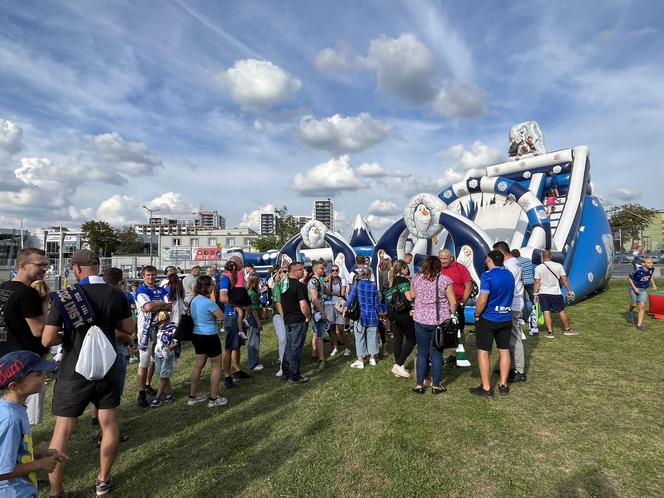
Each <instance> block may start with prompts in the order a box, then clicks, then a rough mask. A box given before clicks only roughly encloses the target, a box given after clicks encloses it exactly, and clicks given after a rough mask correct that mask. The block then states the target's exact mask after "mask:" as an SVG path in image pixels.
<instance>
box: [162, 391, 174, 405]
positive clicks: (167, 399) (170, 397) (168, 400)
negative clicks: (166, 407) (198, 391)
mask: <svg viewBox="0 0 664 498" xmlns="http://www.w3.org/2000/svg"><path fill="white" fill-rule="evenodd" d="M174 401H175V395H174V394H173V393H171V394H167V395H166V397H165V398H164V403H173V402H174Z"/></svg>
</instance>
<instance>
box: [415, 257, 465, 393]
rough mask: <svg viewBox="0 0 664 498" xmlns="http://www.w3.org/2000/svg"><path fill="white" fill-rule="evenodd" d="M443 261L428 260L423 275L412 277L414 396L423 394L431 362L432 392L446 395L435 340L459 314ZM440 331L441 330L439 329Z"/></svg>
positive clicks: (421, 272) (425, 262)
mask: <svg viewBox="0 0 664 498" xmlns="http://www.w3.org/2000/svg"><path fill="white" fill-rule="evenodd" d="M440 269H441V265H440V260H439V259H438V258H437V257H436V256H429V257H428V258H427V259H426V260H424V263H423V264H422V267H421V268H420V272H419V273H418V274H417V275H415V276H414V277H413V280H412V282H411V287H410V291H408V294H407V297H408V299H410V300H413V301H414V313H413V320H414V322H415V338H416V340H417V363H416V367H417V384H416V385H415V387H414V388H413V392H416V393H418V394H423V393H424V374H425V371H426V369H427V364H428V362H429V358H431V373H432V376H433V379H432V381H433V382H432V385H431V392H432V393H433V394H440V393H442V392H445V391H447V388H446V387H445V386H443V385H441V383H440V382H441V380H442V376H443V355H442V348H441V347H436V346H435V345H434V341H433V340H434V336H435V334H436V329H437V328H438V327H442V328H443V329H444V328H447V326H448V325H449V324H450V321H451V317H452V315H453V314H454V312H455V311H456V307H457V303H456V299H455V297H454V290H453V289H452V281H451V280H450V278H449V277H447V276H445V275H442V274H441V273H440ZM439 330H441V329H439Z"/></svg>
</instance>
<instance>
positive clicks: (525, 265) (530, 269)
mask: <svg viewBox="0 0 664 498" xmlns="http://www.w3.org/2000/svg"><path fill="white" fill-rule="evenodd" d="M517 261H518V262H519V266H520V267H521V279H522V280H523V283H524V284H525V285H530V284H534V283H535V267H534V266H533V262H532V261H530V260H529V259H528V258H524V257H523V256H519V257H518V258H517Z"/></svg>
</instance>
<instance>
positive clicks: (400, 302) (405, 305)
mask: <svg viewBox="0 0 664 498" xmlns="http://www.w3.org/2000/svg"><path fill="white" fill-rule="evenodd" d="M392 309H393V310H394V311H396V312H397V313H404V312H406V311H410V301H409V300H408V299H406V295H405V294H404V293H403V292H401V291H400V290H398V289H397V290H395V291H394V293H393V294H392Z"/></svg>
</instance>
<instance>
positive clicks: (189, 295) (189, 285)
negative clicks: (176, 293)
mask: <svg viewBox="0 0 664 498" xmlns="http://www.w3.org/2000/svg"><path fill="white" fill-rule="evenodd" d="M200 272H201V267H200V266H198V265H196V266H192V267H191V273H189V275H187V276H186V277H184V278H183V279H182V287H184V301H185V302H186V303H189V302H190V301H191V300H192V299H193V298H194V285H195V284H196V280H197V279H198V274H199V273H200Z"/></svg>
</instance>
